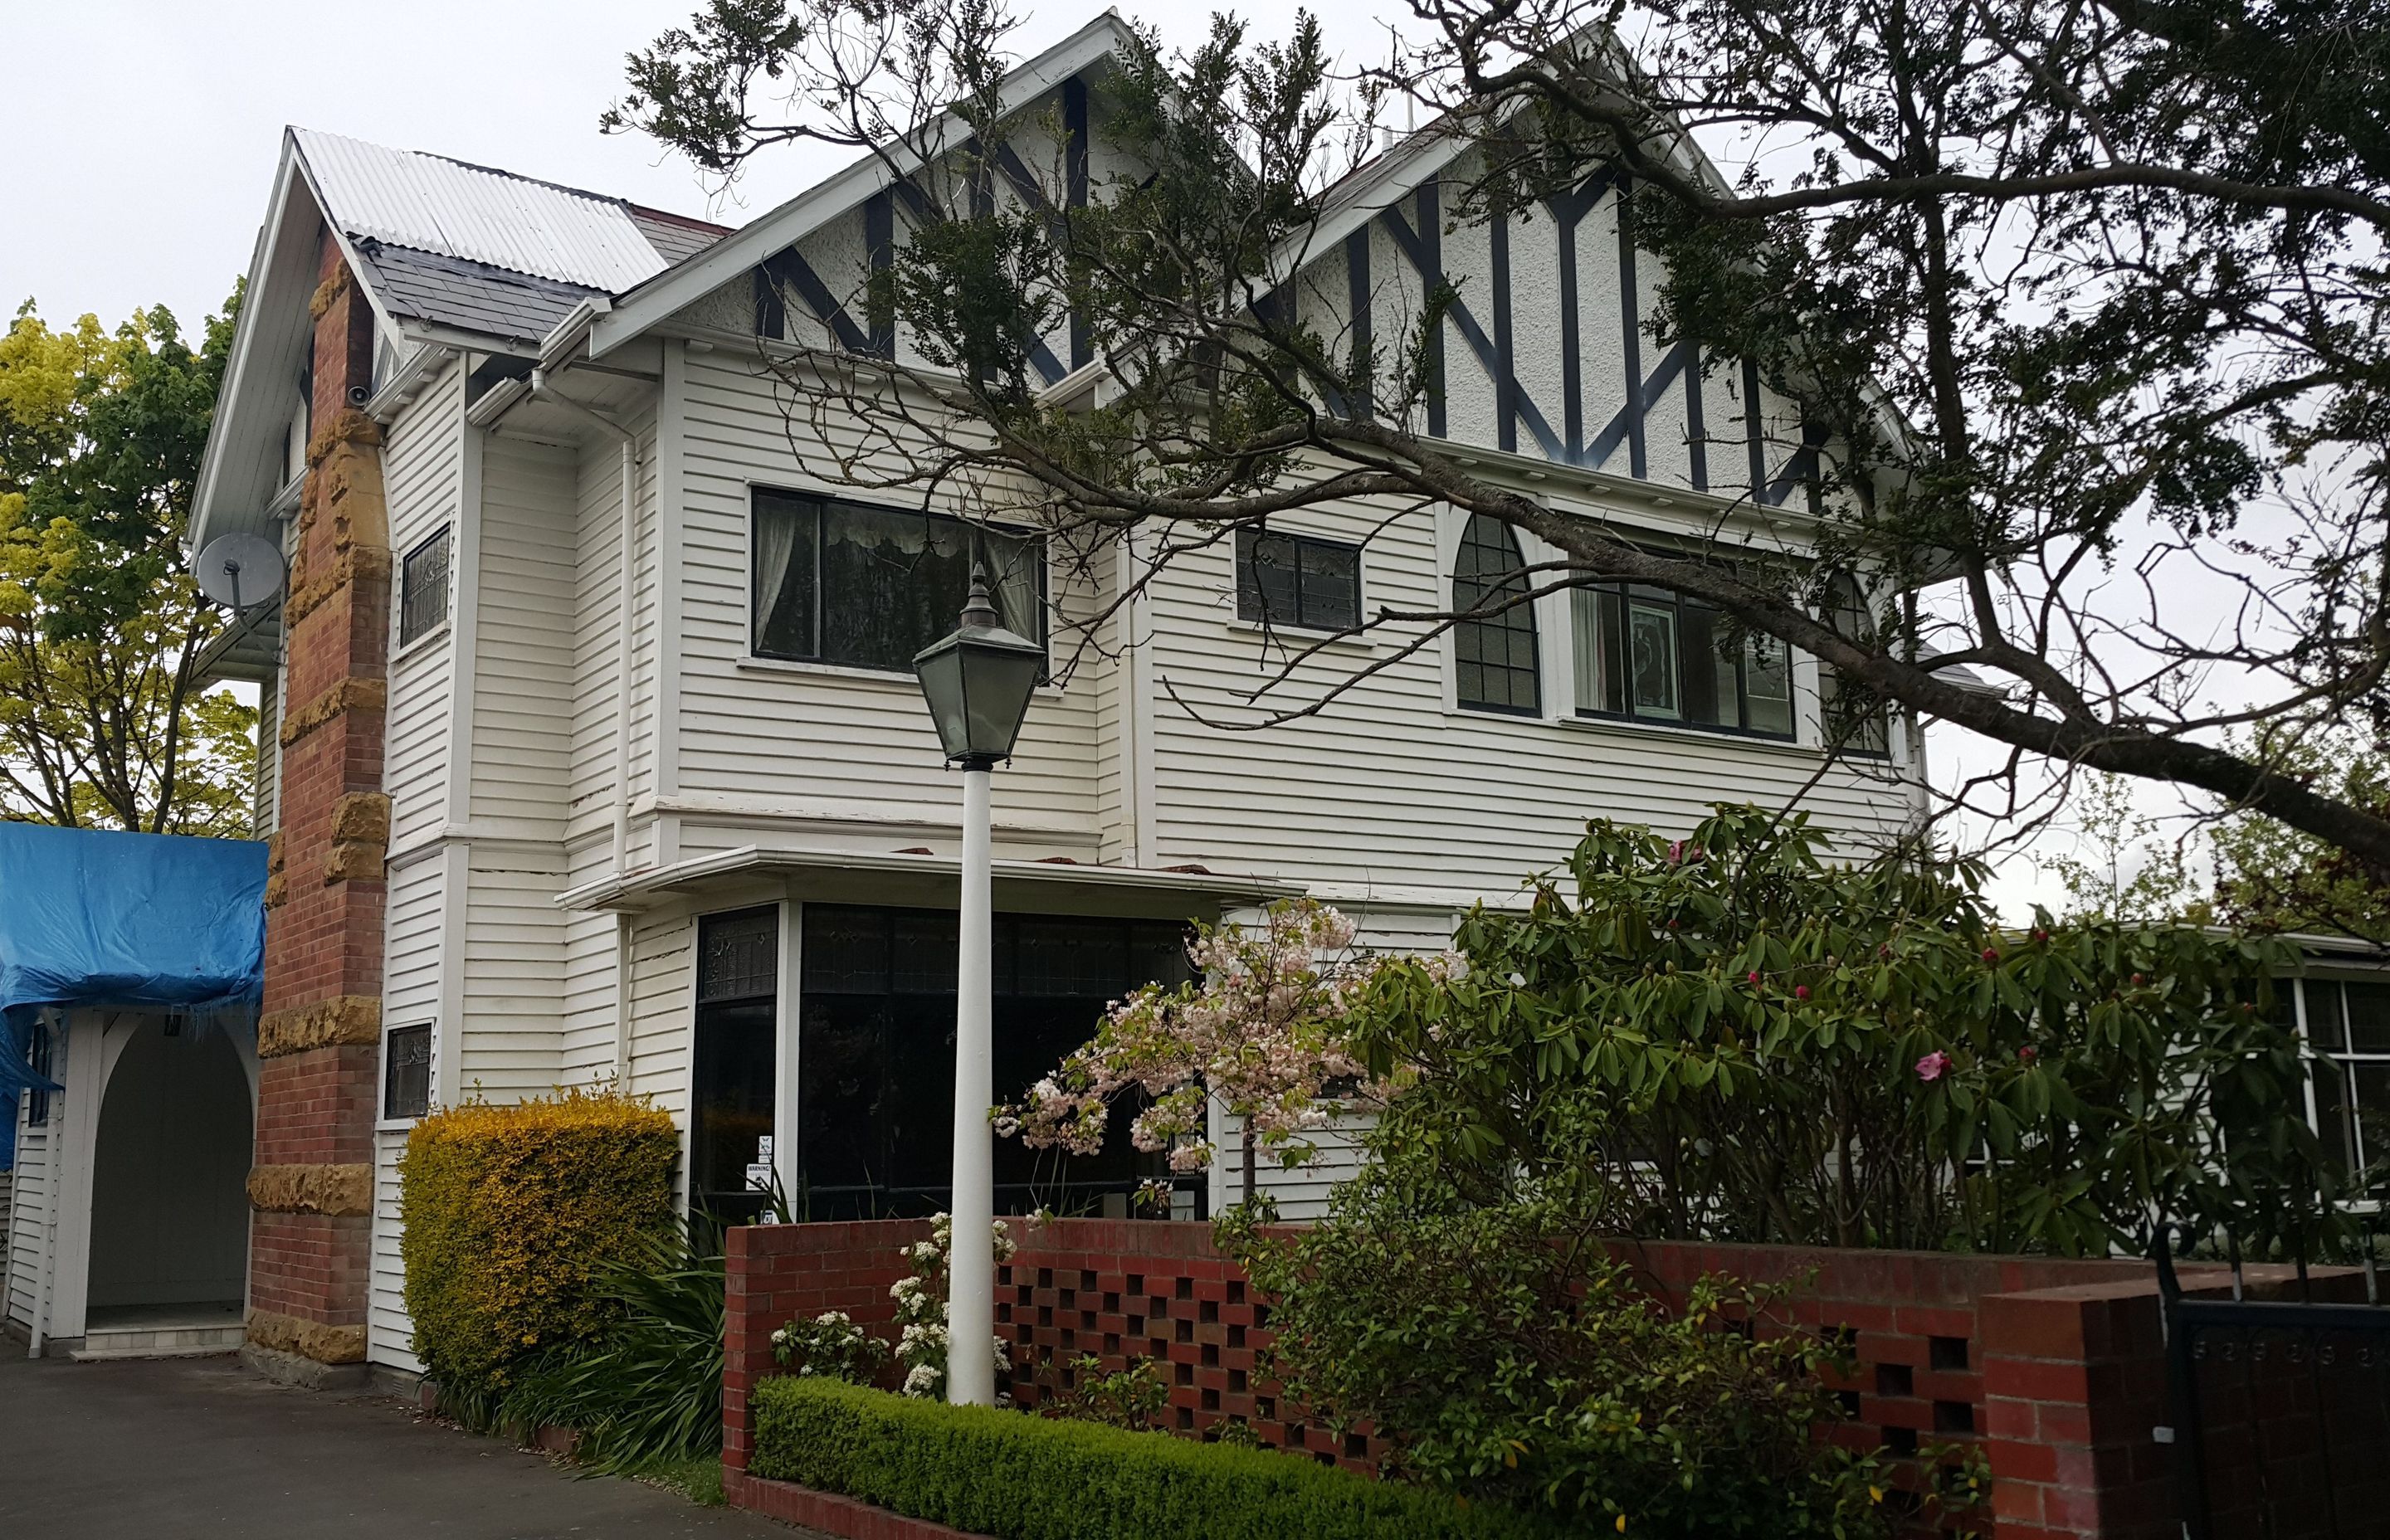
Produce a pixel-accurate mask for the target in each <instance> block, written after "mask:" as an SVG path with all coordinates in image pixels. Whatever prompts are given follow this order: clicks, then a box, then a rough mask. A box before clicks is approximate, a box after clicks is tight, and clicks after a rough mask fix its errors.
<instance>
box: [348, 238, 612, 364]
mask: <svg viewBox="0 0 2390 1540" xmlns="http://www.w3.org/2000/svg"><path fill="white" fill-rule="evenodd" d="M356 249H357V251H358V253H359V254H360V255H361V256H363V257H364V258H365V262H366V267H367V268H369V269H370V271H369V272H368V273H366V282H367V283H369V284H371V285H372V286H373V289H374V292H375V293H377V294H379V296H380V297H381V301H382V302H383V303H384V304H385V305H387V306H388V307H389V308H390V311H391V313H392V314H394V315H401V316H405V317H407V318H409V319H411V320H418V321H429V322H432V323H434V324H436V325H439V326H446V327H457V328H458V329H460V330H464V331H477V332H481V333H483V334H484V335H487V336H491V337H498V338H505V339H508V340H520V341H523V342H537V341H539V340H542V339H543V338H545V337H546V336H547V334H548V333H549V332H550V331H553V330H554V329H555V328H556V324H557V323H558V322H559V321H561V320H563V319H564V317H565V315H566V314H567V313H569V312H570V311H571V310H572V307H573V306H574V305H576V304H578V303H580V302H581V301H582V300H584V299H585V298H586V297H588V296H589V295H591V294H595V293H598V292H600V291H599V290H598V289H584V288H582V287H580V286H579V285H577V284H569V283H559V282H558V281H557V280H556V279H554V278H541V277H534V276H532V275H530V274H528V273H514V272H509V271H508V270H507V269H505V268H503V267H492V266H490V265H488V264H487V263H478V262H468V261H466V260H464V259H463V258H461V257H447V256H442V255H439V254H438V253H436V252H431V251H418V250H413V249H412V248H409V247H405V246H392V245H389V244H387V243H385V242H382V241H378V240H373V239H365V240H360V241H358V242H357V243H356Z"/></svg>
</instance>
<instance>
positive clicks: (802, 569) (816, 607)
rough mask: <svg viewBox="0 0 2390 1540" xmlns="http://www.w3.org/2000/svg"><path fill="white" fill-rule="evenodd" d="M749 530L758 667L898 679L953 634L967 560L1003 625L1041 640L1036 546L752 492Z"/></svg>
mask: <svg viewBox="0 0 2390 1540" xmlns="http://www.w3.org/2000/svg"><path fill="white" fill-rule="evenodd" d="M750 529H751V533H750V539H751V549H750V553H749V555H750V559H751V561H752V567H753V584H752V599H753V604H754V615H753V636H752V646H753V648H754V651H755V656H757V657H759V658H786V659H792V660H796V661H804V662H821V663H842V664H845V665H847V666H849V667H853V668H867V669H884V670H886V671H888V672H890V673H899V674H901V673H909V672H910V671H911V670H912V667H913V657H914V655H915V654H916V653H918V652H919V651H920V650H921V649H922V648H925V647H928V646H929V645H930V644H931V643H932V642H934V641H936V640H938V639H939V638H940V637H942V636H944V635H946V634H947V633H949V632H951V631H953V630H954V628H955V624H956V622H957V619H958V618H959V617H960V615H961V614H962V608H963V600H964V598H965V597H967V596H968V595H969V594H970V571H971V560H972V557H973V554H974V553H975V552H976V553H977V554H978V555H979V556H980V557H981V558H982V559H984V560H985V561H986V563H987V570H988V581H989V584H990V586H991V587H992V588H993V589H994V590H995V598H996V611H997V613H998V614H1000V615H1001V616H1002V617H1003V620H1004V623H1005V625H1006V626H1007V627H1009V629H1011V630H1013V631H1017V632H1019V633H1020V634H1021V635H1023V636H1027V637H1029V638H1031V639H1032V640H1034V641H1040V642H1042V641H1044V640H1045V639H1046V603H1045V598H1046V546H1045V543H1044V542H1043V541H1041V540H1039V539H1037V538H1036V537H1035V536H1034V535H1026V534H1021V533H1013V532H1009V531H1004V530H996V529H990V528H988V527H986V526H985V525H980V524H970V523H966V522H964V521H963V520H959V519H949V518H946V517H944V515H941V514H932V513H922V512H919V511H917V510H911V509H905V508H883V507H870V506H868V505H866V504H861V503H845V502H839V501H835V500H832V499H829V498H821V497H806V496H803V495H800V494H793V493H782V492H769V491H764V490H760V489H759V490H758V491H757V492H756V493H755V494H754V502H753V518H752V522H751V526H750Z"/></svg>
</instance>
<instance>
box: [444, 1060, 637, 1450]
mask: <svg viewBox="0 0 2390 1540" xmlns="http://www.w3.org/2000/svg"><path fill="white" fill-rule="evenodd" d="M679 1149H680V1139H679V1136H678V1135H677V1134H676V1133H675V1130H674V1128H673V1121H672V1119H671V1117H670V1116H669V1115H667V1114H666V1113H663V1112H662V1111H659V1110H656V1109H655V1108H653V1107H651V1106H649V1105H648V1103H647V1102H646V1101H644V1100H642V1099H639V1098H636V1097H626V1096H623V1095H621V1094H619V1093H616V1092H612V1091H567V1092H563V1093H560V1094H559V1095H557V1096H554V1097H543V1098H540V1099H536V1100H533V1101H526V1102H522V1103H520V1104H519V1105H516V1106H511V1107H495V1106H490V1105H488V1104H486V1103H481V1102H473V1103H468V1104H467V1105H465V1106H462V1107H455V1108H449V1109H446V1110H442V1111H438V1112H434V1113H432V1114H431V1115H430V1116H429V1117H427V1118H425V1119H423V1120H422V1121H421V1122H419V1123H417V1124H416V1125H415V1131H414V1133H413V1134H411V1135H410V1136H408V1138H407V1141H406V1154H405V1159H404V1160H403V1161H401V1162H400V1165H399V1214H400V1218H401V1219H402V1221H403V1222H404V1223H405V1238H403V1239H402V1241H401V1242H400V1254H401V1256H402V1257H403V1258H404V1259H405V1264H406V1309H407V1314H408V1315H412V1316H413V1317H414V1319H415V1353H416V1356H418V1358H421V1359H422V1360H423V1364H424V1367H425V1369H426V1370H427V1371H428V1372H429V1373H430V1376H431V1378H432V1379H433V1380H436V1381H438V1382H439V1385H440V1387H441V1392H442V1394H443V1397H444V1398H445V1399H447V1400H448V1401H449V1402H450V1403H451V1405H456V1406H457V1407H458V1408H459V1409H460V1410H461V1409H466V1408H469V1407H470V1406H473V1405H487V1404H488V1402H489V1400H490V1398H492V1397H494V1396H495V1395H496V1394H497V1393H498V1392H502V1391H503V1390H504V1389H505V1388H506V1386H507V1384H508V1380H509V1379H510V1375H509V1369H510V1367H512V1366H513V1365H515V1364H516V1363H517V1362H518V1361H520V1360H522V1359H525V1358H527V1357H529V1356H530V1355H532V1354H536V1353H539V1352H541V1351H542V1350H544V1349H546V1348H550V1347H554V1346H556V1345H558V1344H559V1343H565V1342H573V1341H587V1340H589V1339H590V1338H592V1337H594V1336H595V1335H596V1334H597V1333H598V1329H599V1328H600V1327H602V1326H603V1325H604V1323H605V1316H606V1312H607V1310H608V1308H609V1307H608V1305H607V1304H606V1303H604V1302H603V1301H602V1300H601V1299H600V1298H598V1294H597V1293H596V1291H595V1290H592V1288H591V1287H590V1285H591V1280H592V1279H593V1278H594V1277H596V1276H597V1275H598V1274H599V1273H600V1272H602V1271H603V1270H604V1269H605V1268H606V1267H607V1265H608V1264H611V1263H618V1262H623V1261H626V1260H629V1259H630V1258H632V1257H633V1256H635V1255H636V1254H637V1251H638V1248H639V1246H640V1244H641V1241H642V1239H643V1238H649V1237H652V1236H654V1235H656V1234H657V1233H659V1232H660V1231H662V1230H664V1229H665V1228H667V1227H668V1226H670V1225H671V1223H672V1168H673V1161H674V1159H675V1156H676V1155H677V1154H678V1151H679Z"/></svg>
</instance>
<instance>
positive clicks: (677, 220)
mask: <svg viewBox="0 0 2390 1540" xmlns="http://www.w3.org/2000/svg"><path fill="white" fill-rule="evenodd" d="M290 126H291V128H293V129H294V130H296V131H297V132H299V133H301V134H303V135H312V136H314V137H316V138H324V139H344V140H346V141H348V142H349V143H350V144H353V145H364V146H366V147H367V148H372V149H379V150H383V151H386V152H387V153H389V154H392V155H413V156H418V157H419V158H421V159H423V160H443V161H445V162H447V163H448V164H449V165H452V166H456V167H457V168H459V169H460V170H464V171H471V172H479V173H482V175H484V176H496V177H502V178H504V179H505V180H507V181H508V182H520V183H524V184H526V185H527V186H534V187H546V188H547V189H548V190H549V191H550V192H559V193H562V194H564V195H565V196H566V197H568V198H580V199H588V200H589V201H590V202H592V203H610V204H612V205H614V206H615V207H616V208H619V209H621V210H623V211H624V212H628V213H640V214H646V215H648V216H649V218H652V219H662V220H669V221H670V222H672V223H673V224H675V225H687V226H689V227H690V228H691V229H697V230H711V231H713V232H715V233H717V234H720V235H728V234H729V233H730V232H731V231H732V230H733V229H736V228H737V226H736V225H717V224H715V223H714V222H713V221H712V220H709V219H700V218H698V217H697V216H696V215H694V214H684V213H675V212H673V211H672V210H670V209H659V208H656V207H654V206H653V205H651V204H647V203H641V202H638V201H636V200H635V199H628V198H624V197H622V196H621V195H619V194H616V193H604V192H598V191H595V190H594V189H592V188H588V187H576V186H572V184H571V183H569V182H557V181H551V180H550V179H549V178H547V177H545V176H533V175H531V174H529V173H525V172H519V171H509V170H508V168H506V167H505V166H490V165H483V164H482V162H481V161H479V160H466V159H465V158H464V157H463V156H461V155H443V154H442V153H441V152H440V151H438V150H436V149H413V148H405V147H402V146H398V145H385V144H382V143H380V142H379V141H378V140H373V139H361V138H359V137H358V136H357V135H353V134H336V133H333V132H332V131H331V130H329V129H323V128H309V127H307V126H305V125H304V124H302V123H292V124H291V125H290ZM418 250H420V248H418Z"/></svg>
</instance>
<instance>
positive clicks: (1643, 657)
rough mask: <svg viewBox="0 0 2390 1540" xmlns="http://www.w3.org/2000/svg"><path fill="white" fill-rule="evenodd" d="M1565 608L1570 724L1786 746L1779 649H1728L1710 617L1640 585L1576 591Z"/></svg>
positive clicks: (1752, 639) (1786, 653)
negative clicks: (1746, 736) (1677, 726)
mask: <svg viewBox="0 0 2390 1540" xmlns="http://www.w3.org/2000/svg"><path fill="white" fill-rule="evenodd" d="M1570 605H1571V610H1570V619H1571V629H1572V631H1573V632H1574V642H1575V648H1574V661H1575V671H1576V711H1577V714H1578V715H1580V716H1615V717H1626V718H1629V719H1632V720H1635V721H1640V722H1674V723H1681V724H1683V725H1687V726H1693V727H1715V728H1722V729H1725V730H1728V731H1731V732H1746V733H1751V734H1754V735H1755V736H1758V737H1762V738H1791V737H1792V656H1791V653H1790V650H1789V649H1788V648H1786V647H1785V646H1784V644H1783V643H1781V642H1780V641H1777V640H1776V639H1775V638H1773V637H1769V636H1759V635H1747V636H1745V637H1743V638H1742V639H1741V641H1740V642H1737V641H1735V640H1733V639H1732V632H1731V628H1730V627H1729V626H1728V623H1727V621H1726V617H1725V616H1723V615H1722V614H1720V613H1719V612H1718V611H1717V610H1713V609H1711V608H1710V607H1708V606H1707V605H1704V604H1702V603H1700V602H1698V601H1696V600H1693V599H1690V598H1685V597H1679V596H1677V595H1675V594H1672V593H1669V592H1668V591H1666V590H1665V589H1661V588H1647V587H1645V586H1643V585H1641V584H1601V585H1600V586H1596V587H1586V588H1579V589H1577V590H1576V591H1575V593H1574V597H1572V599H1571V601H1570Z"/></svg>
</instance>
